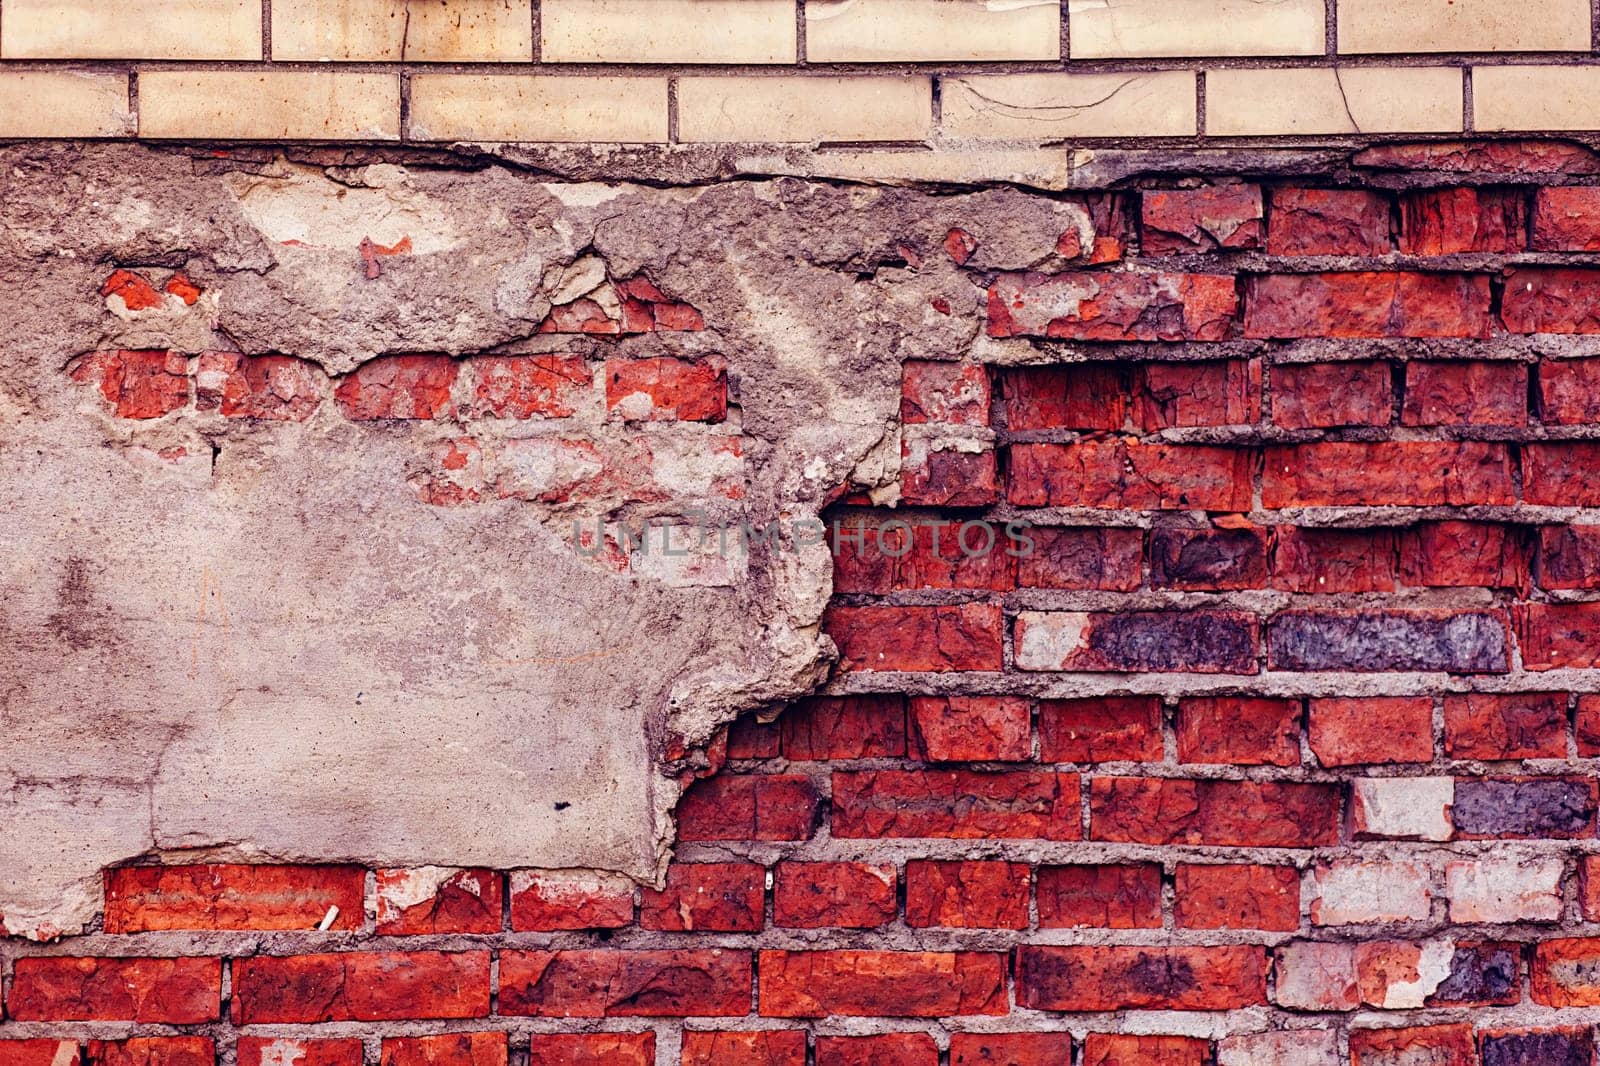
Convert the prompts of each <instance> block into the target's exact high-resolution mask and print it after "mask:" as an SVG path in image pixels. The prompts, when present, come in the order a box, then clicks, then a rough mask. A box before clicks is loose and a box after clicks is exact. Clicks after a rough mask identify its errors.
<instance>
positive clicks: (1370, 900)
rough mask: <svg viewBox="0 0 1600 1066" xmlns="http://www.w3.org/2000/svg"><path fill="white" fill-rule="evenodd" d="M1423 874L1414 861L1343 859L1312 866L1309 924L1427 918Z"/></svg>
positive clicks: (1422, 870)
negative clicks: (1315, 866)
mask: <svg viewBox="0 0 1600 1066" xmlns="http://www.w3.org/2000/svg"><path fill="white" fill-rule="evenodd" d="M1429 900H1430V895H1429V891H1428V873H1427V870H1426V869H1424V867H1423V866H1422V865H1421V864H1420V863H1415V862H1363V861H1361V860H1346V861H1342V862H1333V863H1328V864H1325V865H1322V866H1319V867H1317V868H1316V871H1315V872H1314V874H1313V876H1312V897H1311V921H1312V923H1313V924H1315V925H1355V924H1359V923H1366V922H1404V921H1421V920H1423V919H1425V918H1427V917H1428V908H1429Z"/></svg>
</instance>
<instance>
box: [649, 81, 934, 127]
mask: <svg viewBox="0 0 1600 1066" xmlns="http://www.w3.org/2000/svg"><path fill="white" fill-rule="evenodd" d="M932 121H933V85H932V83H931V82H930V80H929V79H928V78H923V77H876V76H870V75H869V76H838V77H834V76H815V75H812V76H804V77H801V76H795V77H771V78H759V77H737V76H735V77H704V78H696V77H688V78H683V79H681V80H680V81H679V82H678V135H679V137H680V138H682V139H683V140H685V141H713V142H735V141H752V142H755V141H773V142H814V141H920V140H923V139H924V138H926V137H927V136H928V133H929V127H930V125H931V123H932Z"/></svg>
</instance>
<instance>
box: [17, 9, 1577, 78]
mask: <svg viewBox="0 0 1600 1066" xmlns="http://www.w3.org/2000/svg"><path fill="white" fill-rule="evenodd" d="M262 6H263V5H262V4H261V2H260V0H121V2H120V3H119V4H118V5H117V8H118V11H117V16H116V17H114V18H112V17H107V15H106V12H105V8H104V3H103V0H4V9H3V12H0V59H7V60H72V59H77V60H115V59H137V60H198V61H262V60H276V61H286V62H324V61H331V62H416V63H528V62H533V61H540V62H544V63H623V64H791V63H796V62H798V61H799V60H800V58H801V55H802V50H803V54H804V58H805V60H806V61H807V62H809V63H918V62H945V63H948V62H974V63H977V62H1049V61H1060V60H1061V59H1062V58H1063V56H1064V54H1065V56H1067V57H1069V58H1070V59H1073V60H1112V59H1140V58H1174V57H1176V58H1181V57H1243V56H1260V57H1276V56H1282V57H1293V56H1322V55H1327V54H1329V52H1330V51H1332V52H1334V53H1337V54H1341V55H1362V54H1366V55H1377V54H1391V55H1393V54H1418V53H1461V54H1485V53H1529V52H1568V53H1590V52H1592V51H1593V43H1594V39H1595V38H1594V28H1593V25H1592V21H1591V10H1590V5H1589V0H1518V2H1516V3H1508V2H1507V0H1274V2H1272V3H1260V2H1259V0H1068V3H1066V4H1062V3H1059V2H1057V0H1005V2H986V0H807V2H806V4H805V7H804V10H803V13H802V12H799V11H798V10H797V4H796V2H795V0H539V2H538V3H537V4H536V3H535V0H450V2H448V3H447V2H445V0H420V2H419V0H272V2H271V7H270V11H271V35H270V37H268V36H267V35H266V34H264V32H263V30H264V28H265V27H264V24H263V16H262ZM1330 9H1332V18H1331V19H1330V17H1329V11H1330ZM1063 21H1065V23H1066V29H1067V32H1066V33H1065V34H1063V32H1062V29H1063ZM1330 22H1331V23H1332V27H1333V33H1332V34H1331V35H1330V33H1329V24H1330ZM535 38H537V41H536V39H535ZM1064 42H1065V43H1064Z"/></svg>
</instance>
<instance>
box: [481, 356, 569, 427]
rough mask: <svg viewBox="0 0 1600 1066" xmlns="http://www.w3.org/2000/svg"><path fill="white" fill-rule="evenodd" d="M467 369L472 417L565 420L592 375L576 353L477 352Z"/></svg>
mask: <svg viewBox="0 0 1600 1066" xmlns="http://www.w3.org/2000/svg"><path fill="white" fill-rule="evenodd" d="M472 370H473V377H474V382H473V392H472V414H473V416H474V417H475V418H515V419H529V418H567V417H569V416H571V415H574V414H576V413H577V412H578V410H579V409H580V408H581V407H583V406H584V399H585V397H586V395H587V394H588V393H589V392H590V391H591V390H593V389H594V373H593V372H592V371H591V370H590V369H589V364H588V363H587V362H586V361H585V360H584V359H582V358H581V357H579V356H567V355H492V356H483V357H481V358H478V359H474V360H472Z"/></svg>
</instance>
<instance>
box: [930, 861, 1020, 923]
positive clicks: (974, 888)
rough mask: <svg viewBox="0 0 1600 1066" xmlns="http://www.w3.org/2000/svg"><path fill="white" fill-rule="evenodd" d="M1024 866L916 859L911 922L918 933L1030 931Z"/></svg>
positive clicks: (1004, 863) (1014, 863)
mask: <svg viewBox="0 0 1600 1066" xmlns="http://www.w3.org/2000/svg"><path fill="white" fill-rule="evenodd" d="M1028 878H1029V869H1028V866H1027V865H1026V864H1025V863H1016V862H961V861H948V862H945V861H936V860H924V859H913V860H912V861H910V862H908V863H906V924H907V925H909V926H911V927H912V928H913V929H920V928H928V927H930V926H942V927H945V928H950V929H1026V928H1027V927H1028Z"/></svg>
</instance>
